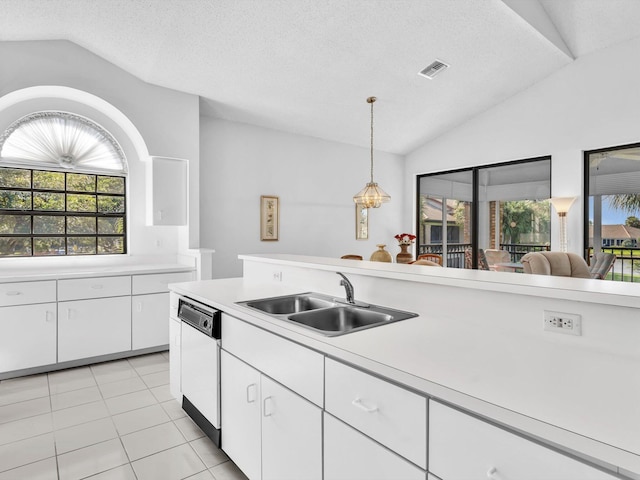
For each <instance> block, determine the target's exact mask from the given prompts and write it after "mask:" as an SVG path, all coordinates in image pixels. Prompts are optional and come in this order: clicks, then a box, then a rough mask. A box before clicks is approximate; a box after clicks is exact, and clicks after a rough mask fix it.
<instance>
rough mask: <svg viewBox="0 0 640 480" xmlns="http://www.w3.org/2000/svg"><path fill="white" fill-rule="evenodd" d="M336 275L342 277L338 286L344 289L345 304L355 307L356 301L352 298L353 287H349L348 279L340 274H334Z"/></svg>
mask: <svg viewBox="0 0 640 480" xmlns="http://www.w3.org/2000/svg"><path fill="white" fill-rule="evenodd" d="M336 274H337V275H340V276H341V277H342V280H340V285H342V286H343V287H344V290H345V292H346V295H347V303H351V304H352V305H355V304H356V300H355V299H354V298H353V285H351V282H350V281H349V279H348V278H347V277H345V276H344V275H343V274H342V273H340V272H336Z"/></svg>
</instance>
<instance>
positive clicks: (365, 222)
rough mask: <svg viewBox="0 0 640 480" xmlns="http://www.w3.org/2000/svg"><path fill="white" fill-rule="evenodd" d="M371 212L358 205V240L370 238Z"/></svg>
mask: <svg viewBox="0 0 640 480" xmlns="http://www.w3.org/2000/svg"><path fill="white" fill-rule="evenodd" d="M368 213H369V210H368V209H367V207H365V206H364V205H361V204H359V203H357V204H356V240H367V239H368V238H369V215H368Z"/></svg>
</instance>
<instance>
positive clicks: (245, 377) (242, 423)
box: [220, 350, 294, 480]
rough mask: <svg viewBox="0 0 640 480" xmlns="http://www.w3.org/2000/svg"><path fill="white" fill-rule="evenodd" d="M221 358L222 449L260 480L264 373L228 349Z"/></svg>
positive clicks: (252, 478) (292, 453)
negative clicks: (261, 381) (261, 406)
mask: <svg viewBox="0 0 640 480" xmlns="http://www.w3.org/2000/svg"><path fill="white" fill-rule="evenodd" d="M220 357H221V383H222V386H221V396H222V398H221V407H222V422H221V427H222V450H224V451H225V453H226V454H227V455H228V456H229V457H231V459H233V462H234V463H235V464H236V465H237V466H238V467H239V468H240V470H242V471H243V472H244V474H245V475H246V476H247V477H249V478H250V479H251V480H260V478H261V470H262V464H261V461H260V457H261V453H260V452H261V446H260V372H258V371H257V370H255V369H253V368H251V367H250V366H249V365H247V364H246V363H244V362H242V361H240V360H238V359H237V358H236V357H234V356H232V355H230V354H228V353H227V352H225V351H224V350H223V351H222V352H221V354H220ZM290 454H291V455H292V456H293V455H294V452H290Z"/></svg>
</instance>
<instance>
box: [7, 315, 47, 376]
mask: <svg viewBox="0 0 640 480" xmlns="http://www.w3.org/2000/svg"><path fill="white" fill-rule="evenodd" d="M56 330H57V324H56V304H55V303H42V304H38V305H20V306H16V307H0V365H1V366H2V367H0V369H1V370H2V371H11V370H21V369H24V368H32V367H39V366H41V365H49V364H51V363H56V341H57V338H56V334H57V331H56Z"/></svg>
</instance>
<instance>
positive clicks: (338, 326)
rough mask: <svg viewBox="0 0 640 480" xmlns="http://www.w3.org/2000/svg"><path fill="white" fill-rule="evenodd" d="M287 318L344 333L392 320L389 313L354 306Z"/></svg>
mask: <svg viewBox="0 0 640 480" xmlns="http://www.w3.org/2000/svg"><path fill="white" fill-rule="evenodd" d="M288 319H289V320H290V321H292V322H296V323H299V324H300V325H304V326H306V327H310V328H314V329H316V330H321V331H323V332H327V333H328V334H331V333H346V332H350V331H352V330H355V329H362V328H366V327H372V326H374V325H377V324H383V323H389V322H391V321H393V317H392V316H391V315H386V314H384V313H380V312H376V311H372V310H370V309H364V308H356V307H346V306H345V307H335V308H328V309H324V310H315V311H313V312H304V313H296V314H294V315H289V317H288Z"/></svg>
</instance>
